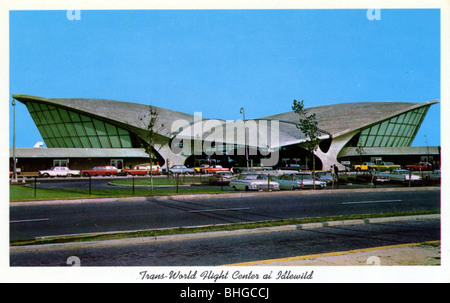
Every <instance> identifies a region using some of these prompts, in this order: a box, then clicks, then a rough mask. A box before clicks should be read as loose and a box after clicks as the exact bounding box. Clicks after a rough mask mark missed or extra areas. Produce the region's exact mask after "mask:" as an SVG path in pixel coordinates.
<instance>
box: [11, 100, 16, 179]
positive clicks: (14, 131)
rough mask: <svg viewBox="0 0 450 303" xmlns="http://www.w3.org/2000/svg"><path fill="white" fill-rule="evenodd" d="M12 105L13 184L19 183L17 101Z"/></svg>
mask: <svg viewBox="0 0 450 303" xmlns="http://www.w3.org/2000/svg"><path fill="white" fill-rule="evenodd" d="M11 105H12V107H13V176H12V177H13V178H12V182H16V181H17V169H16V100H14V98H13V99H12V102H11Z"/></svg>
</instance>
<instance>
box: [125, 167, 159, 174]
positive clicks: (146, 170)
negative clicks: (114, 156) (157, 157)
mask: <svg viewBox="0 0 450 303" xmlns="http://www.w3.org/2000/svg"><path fill="white" fill-rule="evenodd" d="M152 168H153V169H152V174H159V172H160V167H159V165H152ZM120 174H121V175H125V176H130V175H135V176H145V175H150V165H136V166H134V167H133V168H126V169H122V171H121V173H120Z"/></svg>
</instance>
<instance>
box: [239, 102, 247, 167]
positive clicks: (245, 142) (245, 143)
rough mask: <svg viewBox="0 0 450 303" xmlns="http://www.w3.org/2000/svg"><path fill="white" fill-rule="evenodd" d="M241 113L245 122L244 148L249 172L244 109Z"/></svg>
mask: <svg viewBox="0 0 450 303" xmlns="http://www.w3.org/2000/svg"><path fill="white" fill-rule="evenodd" d="M240 113H241V114H242V116H243V121H244V136H245V137H244V138H245V139H244V148H245V163H246V164H247V171H248V151H247V130H246V129H245V110H244V108H243V107H241V111H240Z"/></svg>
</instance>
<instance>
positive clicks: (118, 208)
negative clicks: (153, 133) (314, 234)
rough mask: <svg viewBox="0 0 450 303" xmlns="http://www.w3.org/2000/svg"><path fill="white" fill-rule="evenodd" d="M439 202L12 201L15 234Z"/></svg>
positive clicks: (338, 195)
mask: <svg viewBox="0 0 450 303" xmlns="http://www.w3.org/2000/svg"><path fill="white" fill-rule="evenodd" d="M439 208H440V190H439V188H437V189H436V190H420V189H415V190H410V189H405V190H399V189H396V190H393V191H388V190H380V191H376V192H339V191H333V192H331V191H324V192H313V193H312V192H304V193H299V194H296V195H280V194H275V195H271V194H268V195H263V196H261V195H259V196H253V195H249V196H247V197H242V198H208V199H204V198H203V199H202V198H196V199H175V198H174V199H171V200H158V199H153V200H146V201H133V200H129V201H121V202H99V203H73V204H70V203H69V204H60V205H59V204H48V205H38V206H37V205H35V206H11V207H10V240H11V241H16V240H23V239H34V238H35V237H41V236H51V235H65V234H78V233H93V232H108V231H128V230H139V229H153V228H167V227H181V226H196V225H208V224H226V223H236V222H249V221H263V220H276V219H287V218H303V217H323V216H332V215H346V214H367V213H389V212H396V211H409V210H424V209H425V210H426V209H439Z"/></svg>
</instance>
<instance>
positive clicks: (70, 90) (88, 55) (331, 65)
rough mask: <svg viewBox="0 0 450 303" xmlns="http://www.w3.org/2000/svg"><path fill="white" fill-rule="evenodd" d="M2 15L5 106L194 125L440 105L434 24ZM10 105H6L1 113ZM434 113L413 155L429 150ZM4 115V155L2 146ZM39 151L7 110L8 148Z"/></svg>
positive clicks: (282, 16) (383, 14) (421, 15)
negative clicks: (367, 107) (45, 105)
mask: <svg viewBox="0 0 450 303" xmlns="http://www.w3.org/2000/svg"><path fill="white" fill-rule="evenodd" d="M379 12H380V13H379V17H380V18H379V20H369V18H368V17H367V10H364V9H339V10H327V9H320V10H319V9H318V10H314V9H298V10H297V9H292V10H251V9H250V10H114V11H113V10H107V11H101V10H97V11H95V10H81V11H80V12H79V13H80V14H79V16H80V19H79V20H76V19H75V20H70V19H73V18H68V16H67V11H62V10H60V11H45V10H44V11H10V14H9V17H10V21H9V23H10V28H9V34H10V37H9V39H10V41H9V43H10V45H9V47H10V49H9V56H10V78H9V81H10V82H9V85H10V96H11V95H12V94H28V95H35V96H40V97H46V98H99V99H110V100H117V101H128V102H134V103H142V104H151V105H154V106H159V107H164V108H168V109H172V110H176V111H180V112H185V113H188V114H192V115H193V114H194V112H202V116H203V117H204V118H217V119H226V120H238V119H242V115H241V114H240V112H239V111H240V108H241V107H244V108H245V115H246V118H247V119H253V118H259V117H263V116H268V115H272V114H277V113H282V112H287V111H290V110H291V106H292V102H293V100H294V99H297V100H304V104H305V106H306V107H314V106H321V105H328V104H339V103H347V102H378V101H392V102H425V101H429V100H436V99H440V98H441V97H440V90H441V85H440V82H441V79H440V68H441V67H440V66H441V62H440V12H439V10H437V9H404V10H400V9H399V10H396V9H382V10H380V11H379ZM11 101H12V100H11V98H10V100H9V102H10V103H11ZM440 107H441V106H440V104H436V105H433V106H432V107H431V108H430V111H429V112H428V115H427V117H426V119H425V121H424V122H423V124H422V127H421V129H420V130H419V132H418V134H417V136H416V139H415V140H414V142H413V146H426V145H428V146H439V145H441V141H440V135H441V132H440V128H441V123H440ZM12 123H13V119H12V106H11V105H10V146H12V128H13V127H12ZM38 141H43V140H42V137H41V136H40V134H39V132H38V130H37V128H36V126H35V125H34V123H33V121H32V119H31V116H30V114H29V113H28V111H27V109H26V107H25V106H24V105H23V104H21V103H20V102H17V103H16V147H33V146H34V145H35V143H36V142H38Z"/></svg>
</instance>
